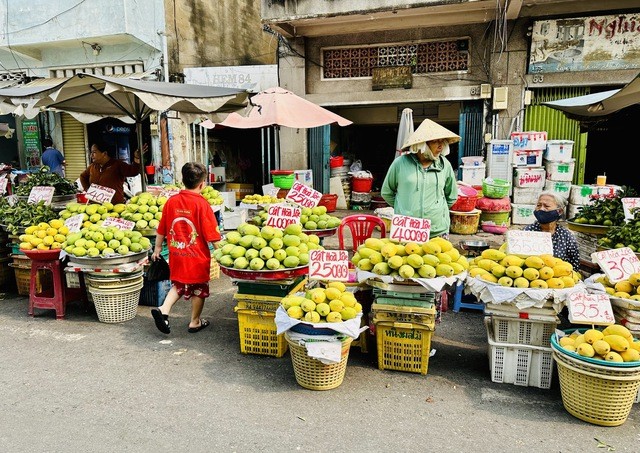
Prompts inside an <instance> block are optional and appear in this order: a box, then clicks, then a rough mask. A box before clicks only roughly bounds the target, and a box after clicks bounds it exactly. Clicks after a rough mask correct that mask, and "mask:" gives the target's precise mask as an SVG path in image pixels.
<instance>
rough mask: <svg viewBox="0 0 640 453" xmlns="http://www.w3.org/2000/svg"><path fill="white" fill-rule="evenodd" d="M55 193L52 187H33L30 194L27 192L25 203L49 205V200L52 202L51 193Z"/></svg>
mask: <svg viewBox="0 0 640 453" xmlns="http://www.w3.org/2000/svg"><path fill="white" fill-rule="evenodd" d="M55 191H56V188H55V187H52V186H34V187H32V188H31V192H29V198H28V199H27V203H34V204H36V203H39V202H41V201H44V204H47V205H48V204H51V200H53V193H54V192H55Z"/></svg>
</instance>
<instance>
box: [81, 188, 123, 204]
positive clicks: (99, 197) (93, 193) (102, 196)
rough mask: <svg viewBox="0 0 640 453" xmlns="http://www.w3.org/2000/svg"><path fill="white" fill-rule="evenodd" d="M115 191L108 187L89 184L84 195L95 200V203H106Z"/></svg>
mask: <svg viewBox="0 0 640 453" xmlns="http://www.w3.org/2000/svg"><path fill="white" fill-rule="evenodd" d="M115 193H116V191H115V190H113V189H111V188H109V187H104V186H100V185H98V184H91V185H90V186H89V190H87V193H86V194H85V196H86V197H87V199H89V200H91V201H95V202H96V203H108V202H110V201H111V199H112V198H113V195H114V194H115Z"/></svg>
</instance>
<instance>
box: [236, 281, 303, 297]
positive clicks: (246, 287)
mask: <svg viewBox="0 0 640 453" xmlns="http://www.w3.org/2000/svg"><path fill="white" fill-rule="evenodd" d="M304 283H306V278H305V277H304V276H300V277H297V278H296V279H295V280H293V281H292V282H286V283H285V282H279V283H274V282H269V283H267V282H254V281H246V280H238V281H236V282H235V285H236V286H237V287H238V294H250V295H254V296H273V297H280V298H282V297H284V296H286V295H288V294H291V292H292V291H294V290H295V291H298V290H299V289H298V288H301V287H302V286H304ZM295 291H294V292H295Z"/></svg>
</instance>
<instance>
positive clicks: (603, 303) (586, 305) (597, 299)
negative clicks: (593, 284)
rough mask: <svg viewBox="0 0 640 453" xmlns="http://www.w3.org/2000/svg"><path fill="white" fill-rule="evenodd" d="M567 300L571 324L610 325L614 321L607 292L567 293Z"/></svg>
mask: <svg viewBox="0 0 640 453" xmlns="http://www.w3.org/2000/svg"><path fill="white" fill-rule="evenodd" d="M567 302H568V309H569V322H571V323H572V324H589V325H611V324H615V323H616V320H615V318H614V317H613V309H612V307H611V301H610V300H609V296H608V295H607V294H587V293H584V292H575V293H571V294H569V298H568V299H567Z"/></svg>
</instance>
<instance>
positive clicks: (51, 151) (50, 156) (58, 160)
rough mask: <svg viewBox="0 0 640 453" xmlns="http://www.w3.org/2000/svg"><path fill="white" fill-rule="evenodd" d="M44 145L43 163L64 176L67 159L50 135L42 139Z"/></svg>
mask: <svg viewBox="0 0 640 453" xmlns="http://www.w3.org/2000/svg"><path fill="white" fill-rule="evenodd" d="M42 146H44V152H43V153H42V165H46V166H47V167H49V170H50V171H51V172H52V173H56V174H58V175H60V176H63V177H64V166H65V165H67V161H66V160H65V159H64V156H63V155H62V153H61V152H60V151H58V150H57V149H55V148H54V147H53V141H52V140H51V139H50V138H49V137H47V138H45V139H44V140H42Z"/></svg>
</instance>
